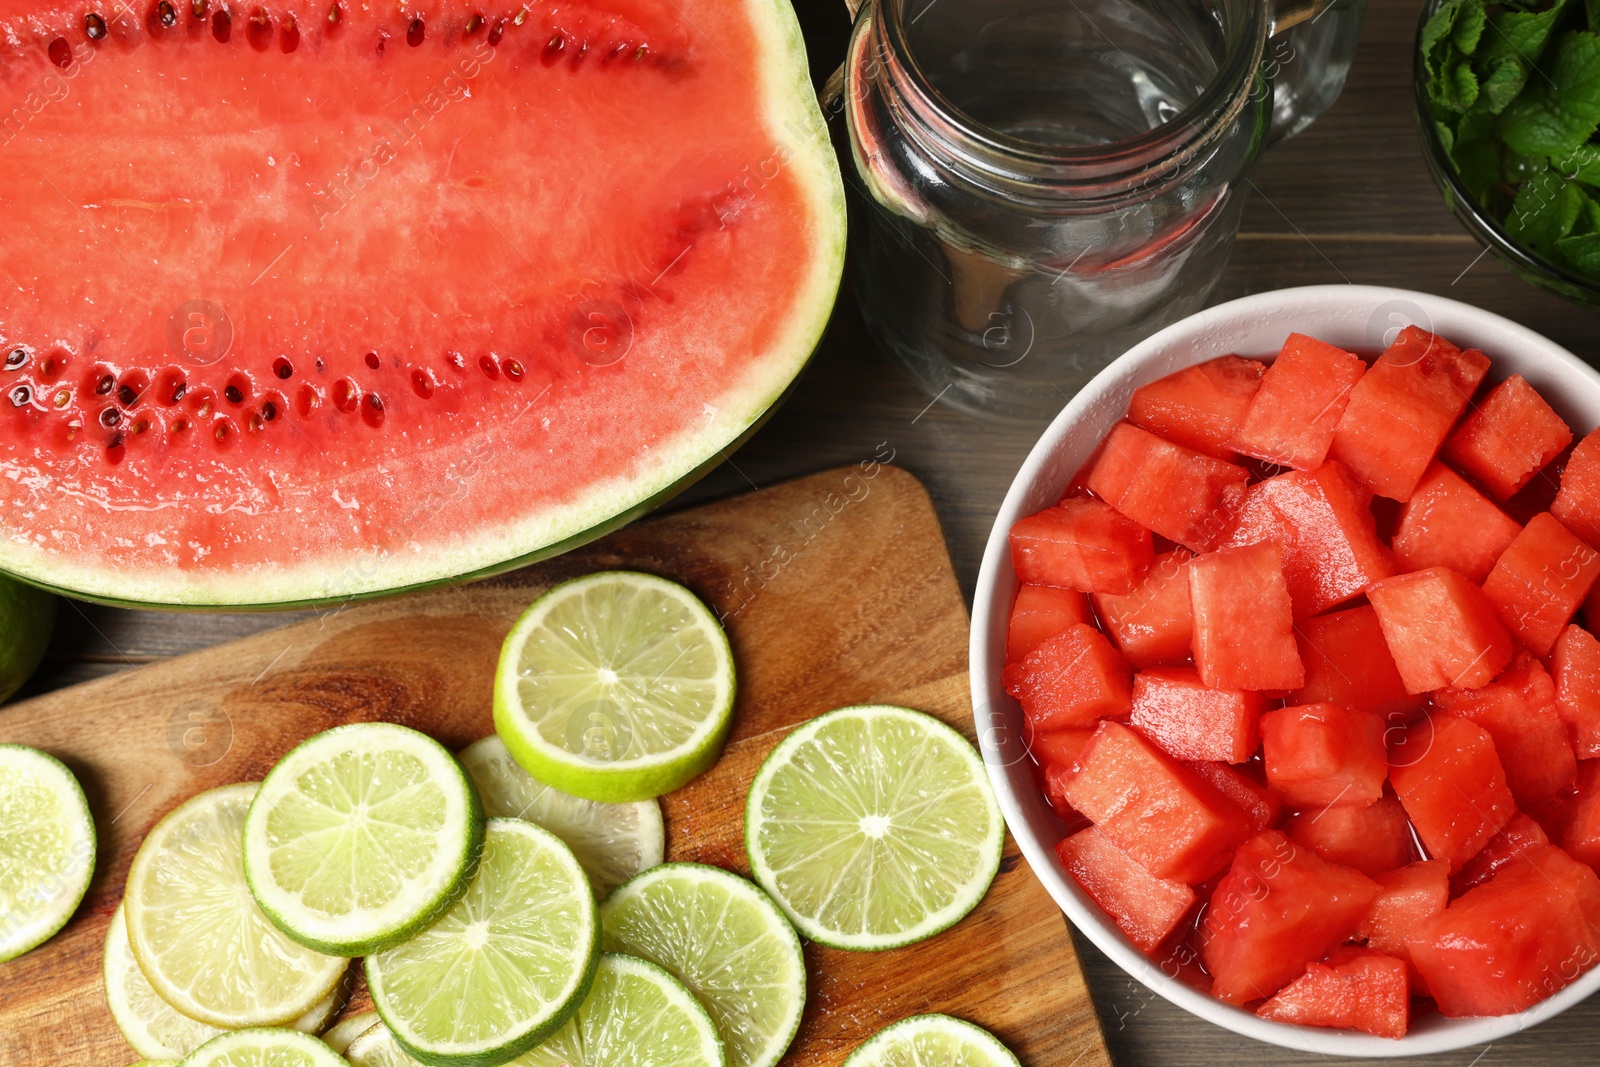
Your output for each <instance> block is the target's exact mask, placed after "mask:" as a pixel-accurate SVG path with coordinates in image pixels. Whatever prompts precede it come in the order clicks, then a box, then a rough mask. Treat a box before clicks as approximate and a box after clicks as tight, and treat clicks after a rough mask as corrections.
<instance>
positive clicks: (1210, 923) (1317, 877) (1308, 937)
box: [1200, 830, 1378, 1004]
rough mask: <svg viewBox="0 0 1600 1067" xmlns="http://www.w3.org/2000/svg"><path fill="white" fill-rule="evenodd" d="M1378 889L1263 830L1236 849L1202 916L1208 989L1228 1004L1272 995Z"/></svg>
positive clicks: (1350, 926) (1323, 950)
mask: <svg viewBox="0 0 1600 1067" xmlns="http://www.w3.org/2000/svg"><path fill="white" fill-rule="evenodd" d="M1377 895H1378V885H1377V883H1376V882H1374V881H1373V880H1372V879H1370V878H1368V877H1367V876H1366V875H1364V874H1362V873H1361V872H1360V871H1353V870H1351V869H1350V868H1348V867H1343V866H1340V865H1339V864H1337V863H1329V862H1328V861H1327V860H1324V859H1322V858H1321V857H1320V856H1318V855H1317V854H1316V853H1315V852H1312V851H1311V850H1310V849H1308V848H1305V847H1303V846H1300V845H1296V844H1295V843H1294V842H1292V841H1290V840H1289V839H1288V838H1287V837H1285V836H1284V835H1283V834H1281V833H1279V832H1278V831H1277V830H1264V831H1262V832H1261V833H1259V834H1257V835H1256V836H1255V837H1252V838H1251V839H1250V840H1249V841H1247V842H1246V843H1245V844H1243V845H1241V846H1240V847H1239V850H1238V851H1237V852H1236V853H1235V854H1234V857H1233V865H1232V866H1231V867H1230V868H1229V869H1228V873H1227V874H1226V875H1224V876H1223V878H1222V880H1221V881H1220V882H1218V883H1217V888H1216V892H1214V893H1213V894H1212V895H1211V903H1210V906H1209V907H1208V908H1207V909H1206V916H1205V919H1204V921H1203V922H1202V923H1201V932H1200V956H1201V959H1202V960H1203V961H1204V962H1205V965H1206V968H1207V969H1208V970H1210V972H1211V976H1212V993H1213V994H1214V995H1215V996H1217V997H1219V998H1221V999H1222V1000H1225V1001H1227V1002H1228V1003H1230V1004H1244V1003H1247V1002H1249V1001H1252V1000H1259V999H1260V998H1262V997H1270V996H1271V995H1272V994H1274V993H1276V992H1277V991H1278V990H1279V989H1282V988H1283V987H1284V986H1285V985H1286V984H1288V983H1289V982H1290V981H1291V980H1293V979H1294V978H1295V977H1297V976H1298V975H1299V974H1300V973H1301V972H1303V971H1304V970H1305V968H1306V965H1307V964H1309V963H1311V962H1313V961H1315V960H1318V959H1321V958H1322V957H1323V956H1324V955H1326V954H1327V953H1328V951H1329V950H1330V949H1332V948H1333V947H1334V946H1335V945H1337V944H1338V943H1339V942H1341V941H1343V940H1344V939H1345V938H1347V937H1349V936H1350V935H1351V934H1353V933H1355V929H1356V925H1357V924H1358V923H1359V922H1360V921H1361V919H1362V917H1363V916H1364V915H1366V913H1367V910H1368V908H1370V907H1371V905H1372V901H1373V900H1374V899H1375V898H1376V897H1377Z"/></svg>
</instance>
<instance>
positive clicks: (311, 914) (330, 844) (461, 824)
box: [244, 722, 483, 956]
mask: <svg viewBox="0 0 1600 1067" xmlns="http://www.w3.org/2000/svg"><path fill="white" fill-rule="evenodd" d="M482 840H483V812H482V808H481V807H480V806H479V803H478V799H477V793H476V792H475V791H474V790H473V788H472V784H471V782H470V780H469V779H468V778H467V774H466V772H465V771H464V770H463V769H462V767H461V765H460V763H458V762H457V761H456V759H455V757H454V756H452V755H451V754H450V753H449V752H448V751H447V750H446V749H445V748H444V746H442V745H440V744H439V743H438V742H437V741H435V740H433V739H432V738H430V737H428V736H427V735H425V734H422V733H419V732H417V731H416V730H412V729H410V728H408V727H405V726H398V725H395V724H393V723H385V722H364V723H352V724H350V725H348V726H339V727H335V728H334V729H332V730H328V731H325V732H323V733H320V734H317V735H315V736H313V737H311V738H310V739H308V740H306V741H304V742H303V743H301V744H300V745H299V746H298V747H297V748H295V749H294V750H293V751H292V752H290V753H289V754H288V755H287V756H285V757H284V758H283V759H282V760H281V761H280V762H279V763H278V765H277V766H276V767H274V768H273V769H272V771H271V772H270V773H269V774H268V775H267V778H266V781H264V782H262V783H261V789H260V791H259V792H258V793H257V794H256V797H255V800H254V801H253V802H252V804H251V805H250V814H249V817H248V818H246V820H245V824H244V870H245V877H246V878H247V879H248V881H249V883H250V889H251V892H253V893H254V894H255V897H256V902H257V903H259V904H260V905H261V910H262V911H264V912H266V914H267V916H268V917H269V918H270V919H272V921H273V922H274V923H275V924H276V925H277V926H278V928H279V929H280V930H282V931H283V932H284V933H286V934H288V935H289V936H290V937H292V938H294V939H295V940H296V941H298V942H300V943H301V944H303V945H306V946H308V947H310V948H314V949H316V950H317V951H319V952H326V953H329V954H331V955H338V956H360V955H366V954H367V953H370V952H375V951H378V950H380V949H383V948H387V947H389V946H390V945H394V944H398V943H399V942H401V941H403V940H405V939H406V938H407V937H409V936H410V935H412V934H413V933H415V932H416V931H418V930H420V929H422V928H423V927H424V926H426V925H427V924H428V923H429V922H431V921H432V920H433V919H434V918H435V917H437V916H438V915H439V913H440V912H442V911H443V910H444V909H445V908H447V907H449V906H450V904H451V903H452V902H453V901H454V900H455V899H456V897H458V896H460V895H461V893H462V892H464V891H465V889H466V885H467V880H468V879H469V878H470V877H471V867H472V863H473V860H474V859H475V858H476V856H477V851H478V848H479V846H480V845H481V843H482Z"/></svg>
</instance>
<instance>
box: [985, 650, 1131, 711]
mask: <svg viewBox="0 0 1600 1067" xmlns="http://www.w3.org/2000/svg"><path fill="white" fill-rule="evenodd" d="M1002 677H1003V679H1004V681H1005V686H1006V692H1008V693H1010V694H1011V695H1012V696H1014V697H1016V698H1017V702H1018V703H1019V704H1021V705H1022V713H1023V714H1024V715H1025V716H1027V719H1028V722H1029V724H1030V725H1031V726H1032V727H1033V728H1034V729H1035V730H1038V731H1041V732H1043V731H1048V730H1060V729H1062V728H1063V727H1068V726H1093V725H1094V722H1095V720H1096V719H1102V718H1105V717H1107V716H1113V717H1118V718H1121V717H1125V716H1126V715H1127V714H1128V712H1129V711H1130V710H1131V708H1132V706H1133V671H1132V670H1131V669H1130V668H1129V667H1128V661H1127V660H1125V659H1123V658H1122V653H1120V652H1118V651H1117V650H1116V649H1114V648H1112V647H1111V642H1110V641H1107V640H1106V637H1105V634H1102V633H1101V632H1100V631H1099V630H1096V629H1095V628H1094V627H1093V626H1086V625H1084V624H1082V623H1078V624H1077V625H1074V626H1069V627H1067V628H1066V629H1065V630H1063V631H1062V632H1061V633H1059V634H1056V636H1054V637H1052V638H1050V639H1049V640H1047V641H1045V642H1044V644H1042V645H1040V646H1039V647H1038V648H1036V649H1034V650H1033V651H1032V652H1029V653H1028V654H1027V655H1026V656H1024V657H1023V659H1022V662H1021V663H1011V664H1007V665H1006V668H1005V671H1004V673H1003V675H1002Z"/></svg>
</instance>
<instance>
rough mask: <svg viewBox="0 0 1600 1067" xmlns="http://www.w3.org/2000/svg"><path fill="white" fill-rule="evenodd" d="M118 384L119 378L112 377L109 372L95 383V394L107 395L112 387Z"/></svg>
mask: <svg viewBox="0 0 1600 1067" xmlns="http://www.w3.org/2000/svg"><path fill="white" fill-rule="evenodd" d="M116 384H117V380H116V379H115V378H113V377H111V375H109V374H107V375H105V376H103V377H102V378H101V379H100V380H99V381H98V382H95V383H94V395H95V396H105V395H106V394H107V393H109V392H111V390H112V388H113V387H115V386H116Z"/></svg>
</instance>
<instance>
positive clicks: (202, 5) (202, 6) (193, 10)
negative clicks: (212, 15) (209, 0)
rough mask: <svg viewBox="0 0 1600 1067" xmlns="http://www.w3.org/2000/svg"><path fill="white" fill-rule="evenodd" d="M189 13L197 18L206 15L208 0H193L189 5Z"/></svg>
mask: <svg viewBox="0 0 1600 1067" xmlns="http://www.w3.org/2000/svg"><path fill="white" fill-rule="evenodd" d="M189 14H190V15H192V16H193V17H195V18H197V19H203V18H205V17H206V0H193V3H191V4H190V5H189Z"/></svg>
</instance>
